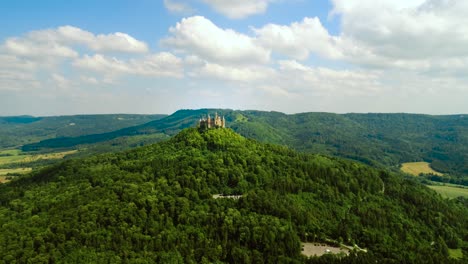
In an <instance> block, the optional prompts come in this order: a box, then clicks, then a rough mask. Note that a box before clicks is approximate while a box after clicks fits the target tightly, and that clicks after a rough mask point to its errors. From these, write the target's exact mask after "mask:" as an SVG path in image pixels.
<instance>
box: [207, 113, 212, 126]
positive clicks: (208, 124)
mask: <svg viewBox="0 0 468 264" xmlns="http://www.w3.org/2000/svg"><path fill="white" fill-rule="evenodd" d="M206 122H207V128H211V127H212V126H213V123H212V120H211V117H210V114H208V118H207V119H206Z"/></svg>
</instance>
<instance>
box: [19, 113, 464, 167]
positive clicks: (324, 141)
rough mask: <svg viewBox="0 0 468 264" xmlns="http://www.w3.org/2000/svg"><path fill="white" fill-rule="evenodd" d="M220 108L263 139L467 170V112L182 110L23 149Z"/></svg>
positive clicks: (184, 121)
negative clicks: (449, 114)
mask: <svg viewBox="0 0 468 264" xmlns="http://www.w3.org/2000/svg"><path fill="white" fill-rule="evenodd" d="M215 112H218V113H219V114H220V115H224V116H226V120H227V124H228V126H229V127H231V128H232V129H233V130H235V131H236V132H238V133H240V134H241V135H244V136H246V137H249V138H254V139H257V140H260V141H263V142H269V143H275V144H283V145H287V146H290V147H292V148H295V149H297V150H301V151H307V152H314V153H322V154H329V155H335V156H341V157H346V158H351V159H355V160H359V161H361V162H364V163H367V164H371V165H384V166H395V167H396V166H398V165H399V164H400V163H402V162H410V161H423V160H424V161H428V162H430V163H431V166H432V167H433V168H434V169H436V170H438V171H441V172H447V173H451V174H455V175H465V176H466V175H468V118H466V117H464V116H463V115H452V116H430V115H415V114H331V113H301V114H294V115H286V114H283V113H279V112H262V111H233V110H222V109H200V110H180V111H177V112H176V113H174V114H172V115H170V116H168V117H165V118H163V119H160V120H156V121H152V122H149V123H146V124H143V125H139V126H135V127H130V128H125V129H122V130H118V131H114V132H110V133H105V134H97V135H89V136H84V137H75V138H63V139H51V140H46V141H43V142H39V143H35V144H30V145H26V146H24V148H23V149H24V150H36V149H41V148H56V147H71V146H76V145H79V144H87V143H95V142H101V141H105V140H109V139H113V138H118V137H121V136H129V135H139V134H151V133H165V134H168V135H174V134H176V133H178V132H179V131H180V130H181V129H183V128H186V127H190V126H194V125H195V124H196V123H197V121H198V119H199V118H200V117H201V116H203V115H207V114H208V113H209V114H214V113H215Z"/></svg>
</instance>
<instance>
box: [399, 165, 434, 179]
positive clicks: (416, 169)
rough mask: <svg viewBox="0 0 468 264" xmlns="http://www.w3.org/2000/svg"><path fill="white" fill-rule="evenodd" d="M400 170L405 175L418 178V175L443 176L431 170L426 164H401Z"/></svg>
mask: <svg viewBox="0 0 468 264" xmlns="http://www.w3.org/2000/svg"><path fill="white" fill-rule="evenodd" d="M401 170H402V171H403V172H405V173H408V174H411V175H414V176H419V174H421V173H423V174H434V175H439V176H442V175H443V174H442V173H440V172H437V171H435V170H433V169H432V168H431V166H430V164H429V163H427V162H406V163H402V164H401Z"/></svg>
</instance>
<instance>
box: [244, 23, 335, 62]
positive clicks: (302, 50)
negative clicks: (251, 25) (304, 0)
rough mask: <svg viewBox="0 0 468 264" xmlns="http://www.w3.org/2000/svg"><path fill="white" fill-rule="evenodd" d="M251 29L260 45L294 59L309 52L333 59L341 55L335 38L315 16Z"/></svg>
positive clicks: (303, 57)
mask: <svg viewBox="0 0 468 264" xmlns="http://www.w3.org/2000/svg"><path fill="white" fill-rule="evenodd" d="M253 30H254V32H255V34H256V35H257V36H258V41H259V43H261V44H262V46H264V47H267V48H269V49H272V50H273V51H275V52H278V53H280V54H284V55H288V56H290V57H292V58H295V59H300V60H304V59H307V58H308V57H309V54H310V53H316V54H319V55H321V56H324V57H327V58H333V59H336V58H340V57H341V56H342V55H341V52H340V51H339V50H338V49H337V48H336V42H337V38H336V37H333V36H330V35H329V33H328V31H327V30H326V29H325V28H324V27H323V26H322V23H320V20H319V19H318V18H317V17H315V18H307V17H306V18H304V20H303V21H302V22H294V23H292V24H291V25H289V26H283V25H276V24H268V25H266V26H264V27H262V28H259V29H253Z"/></svg>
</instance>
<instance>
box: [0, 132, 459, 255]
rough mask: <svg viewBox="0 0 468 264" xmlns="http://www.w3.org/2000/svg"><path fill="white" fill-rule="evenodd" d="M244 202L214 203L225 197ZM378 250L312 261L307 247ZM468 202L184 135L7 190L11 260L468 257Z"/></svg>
mask: <svg viewBox="0 0 468 264" xmlns="http://www.w3.org/2000/svg"><path fill="white" fill-rule="evenodd" d="M219 193H221V194H239V195H242V198H240V199H238V200H234V199H213V194H219ZM330 240H333V241H336V242H337V243H344V244H347V245H354V244H356V245H358V246H359V247H360V248H366V249H367V252H361V251H356V252H352V253H351V255H350V256H349V257H342V256H340V257H338V256H337V257H334V256H333V255H327V256H324V257H321V258H306V257H305V256H303V255H301V245H300V242H301V241H302V242H306V241H317V242H326V241H330ZM467 242H468V201H467V200H466V199H463V198H459V199H454V200H444V199H442V198H441V197H440V196H439V195H437V194H436V193H435V192H434V191H431V190H429V189H428V188H426V187H425V186H423V185H421V184H419V183H417V182H414V181H412V180H410V179H406V178H404V177H402V176H401V175H395V174H393V173H391V172H388V171H385V170H379V169H375V168H371V167H369V166H367V165H364V164H360V163H356V162H352V161H347V160H343V159H339V158H332V157H327V156H322V155H314V154H306V153H299V152H296V151H294V150H291V149H289V148H287V147H283V146H278V145H270V144H263V143H259V142H257V141H255V140H252V139H246V138H244V137H242V136H240V135H238V134H236V133H235V132H233V131H232V130H231V129H212V130H206V131H199V130H198V129H195V128H190V129H185V130H183V131H182V132H180V133H178V134H177V135H175V136H174V137H173V138H171V139H170V140H168V141H165V142H162V143H158V144H154V145H150V146H145V147H141V148H136V149H133V150H130V151H126V152H122V153H110V154H103V155H98V156H92V157H88V158H84V159H72V160H67V161H64V162H62V163H61V164H58V165H54V166H52V167H48V168H46V169H43V170H41V171H39V172H34V173H33V174H31V175H28V176H25V177H20V178H18V179H17V180H14V181H12V182H10V183H8V184H2V185H0V248H1V249H2V250H0V262H3V263H26V262H31V263H224V262H225V263H334V262H335V263H375V262H376V261H378V262H379V263H450V262H454V263H455V262H457V260H455V259H451V258H449V256H448V252H447V251H448V248H463V250H464V259H461V260H458V262H459V263H463V262H466V261H467V256H468V254H467Z"/></svg>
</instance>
